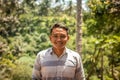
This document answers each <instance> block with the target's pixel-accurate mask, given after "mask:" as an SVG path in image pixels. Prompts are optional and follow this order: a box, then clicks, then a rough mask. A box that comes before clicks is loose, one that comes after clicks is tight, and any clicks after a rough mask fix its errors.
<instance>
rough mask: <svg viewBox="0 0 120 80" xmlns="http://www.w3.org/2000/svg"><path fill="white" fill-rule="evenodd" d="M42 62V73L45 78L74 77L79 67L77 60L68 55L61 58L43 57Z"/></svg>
mask: <svg viewBox="0 0 120 80" xmlns="http://www.w3.org/2000/svg"><path fill="white" fill-rule="evenodd" d="M40 62H41V73H42V76H44V77H47V76H48V77H55V76H56V77H74V74H75V69H76V66H77V60H76V59H75V58H74V57H71V56H68V55H64V56H62V57H60V58H58V57H56V56H46V57H42V58H41V61H40ZM71 74H72V75H71Z"/></svg>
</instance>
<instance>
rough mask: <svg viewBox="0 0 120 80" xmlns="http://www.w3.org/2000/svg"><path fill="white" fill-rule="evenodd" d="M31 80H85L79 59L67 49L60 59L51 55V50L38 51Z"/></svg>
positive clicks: (77, 55) (78, 56) (76, 54)
mask: <svg viewBox="0 0 120 80" xmlns="http://www.w3.org/2000/svg"><path fill="white" fill-rule="evenodd" d="M32 80H85V75H84V70H83V65H82V60H81V57H80V55H79V54H78V53H76V52H74V51H72V50H70V49H68V48H66V49H65V51H64V53H63V54H62V55H61V56H60V57H57V55H56V54H54V53H53V51H52V48H49V49H46V50H43V51H40V52H39V53H38V55H37V58H36V61H35V64H34V68H33V74H32Z"/></svg>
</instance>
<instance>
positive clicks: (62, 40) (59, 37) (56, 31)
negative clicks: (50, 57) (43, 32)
mask: <svg viewBox="0 0 120 80" xmlns="http://www.w3.org/2000/svg"><path fill="white" fill-rule="evenodd" d="M68 40H69V35H68V28H67V27H66V26H65V25H63V24H60V23H56V24H54V25H53V26H52V28H51V30H50V41H51V43H52V45H53V47H54V48H58V49H61V48H64V47H65V45H66V43H67V41H68Z"/></svg>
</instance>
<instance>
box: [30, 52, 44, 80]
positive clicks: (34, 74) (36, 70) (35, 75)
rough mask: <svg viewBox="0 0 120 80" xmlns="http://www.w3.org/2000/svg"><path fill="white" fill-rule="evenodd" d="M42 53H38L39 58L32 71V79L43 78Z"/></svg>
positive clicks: (38, 79) (39, 79)
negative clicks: (41, 70) (41, 71)
mask: <svg viewBox="0 0 120 80" xmlns="http://www.w3.org/2000/svg"><path fill="white" fill-rule="evenodd" d="M40 69H41V67H40V55H39V54H38V55H37V58H36V60H35V64H34V67H33V72H32V80H42V79H41V73H40Z"/></svg>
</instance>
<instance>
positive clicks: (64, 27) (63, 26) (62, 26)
mask: <svg viewBox="0 0 120 80" xmlns="http://www.w3.org/2000/svg"><path fill="white" fill-rule="evenodd" d="M54 28H62V29H64V30H66V32H67V34H68V33H69V29H68V27H66V26H65V25H64V24H63V23H55V24H54V25H53V26H52V28H51V29H50V34H52V31H53V29H54Z"/></svg>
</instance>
